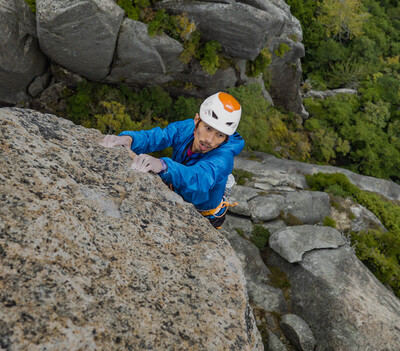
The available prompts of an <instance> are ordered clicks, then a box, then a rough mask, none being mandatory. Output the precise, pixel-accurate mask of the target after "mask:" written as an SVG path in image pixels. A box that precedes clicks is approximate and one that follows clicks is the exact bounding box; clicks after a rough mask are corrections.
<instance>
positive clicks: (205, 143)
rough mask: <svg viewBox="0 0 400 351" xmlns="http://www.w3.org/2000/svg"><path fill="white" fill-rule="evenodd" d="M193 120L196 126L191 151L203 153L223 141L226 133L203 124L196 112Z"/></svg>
mask: <svg viewBox="0 0 400 351" xmlns="http://www.w3.org/2000/svg"><path fill="white" fill-rule="evenodd" d="M194 122H195V123H196V128H195V131H194V141H193V145H192V151H193V152H199V153H202V154H205V153H206V152H209V151H211V150H213V149H215V148H217V147H218V146H220V145H221V144H222V143H223V142H224V141H225V139H226V137H227V135H226V134H224V133H221V132H220V131H218V130H216V129H214V128H212V127H210V126H209V125H208V124H205V123H204V122H203V121H201V120H200V116H199V115H198V114H197V113H196V117H195V118H194Z"/></svg>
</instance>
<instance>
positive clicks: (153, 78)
mask: <svg viewBox="0 0 400 351" xmlns="http://www.w3.org/2000/svg"><path fill="white" fill-rule="evenodd" d="M1 1H2V2H3V3H5V4H7V6H5V8H6V10H5V12H4V13H5V19H6V20H5V21H3V22H0V33H5V35H3V38H5V39H3V41H4V40H5V41H6V43H7V45H8V46H10V48H8V47H4V49H3V48H2V49H3V50H5V52H6V53H8V52H10V53H12V55H11V56H7V57H9V58H10V60H7V62H6V63H9V64H8V65H7V64H5V63H3V64H2V65H3V67H1V66H0V68H3V69H4V71H5V72H6V73H5V76H7V78H8V80H5V82H6V83H7V86H8V85H10V86H11V87H12V86H13V84H14V85H15V86H16V87H15V88H14V90H10V89H8V90H7V89H4V90H5V91H6V92H7V94H8V95H7V96H6V97H7V99H6V98H5V97H4V98H2V97H1V96H0V102H1V99H3V100H4V101H10V102H11V103H14V102H15V101H17V100H20V99H21V96H22V97H23V98H26V96H25V95H24V93H26V88H27V87H26V85H27V84H29V83H30V82H31V81H32V79H33V78H35V76H36V75H41V74H42V73H43V71H44V68H43V62H41V65H40V64H38V63H39V61H40V60H41V61H43V60H44V55H43V54H42V53H41V52H40V51H38V50H37V41H35V40H32V39H29V40H30V41H32V43H31V42H30V41H29V40H28V42H26V38H30V37H31V36H32V35H33V36H34V37H36V34H33V33H36V28H35V26H36V27H37V34H38V39H39V43H40V48H41V50H42V51H43V52H44V53H45V54H46V55H47V57H48V58H49V59H50V60H51V61H52V62H51V63H52V64H54V63H55V64H57V65H59V66H61V67H63V68H66V69H68V70H69V71H71V73H72V74H79V75H81V76H82V77H83V78H85V79H89V80H93V81H100V82H108V83H113V84H115V83H116V84H121V83H124V84H129V85H132V86H135V87H138V86H139V87H143V86H151V85H161V84H165V83H168V82H171V84H167V85H166V86H165V89H167V90H168V91H169V92H170V93H172V94H175V95H179V94H183V95H191V96H196V97H200V98H204V97H206V96H208V95H210V94H213V93H215V92H216V91H220V90H227V89H228V88H230V87H233V86H236V85H240V84H252V83H254V82H256V83H257V84H259V85H261V86H262V87H263V89H264V91H263V96H264V98H265V99H266V100H268V101H269V102H270V103H271V104H273V103H275V104H276V105H280V106H283V107H284V108H286V109H288V110H290V111H293V112H296V113H298V114H300V115H302V116H303V117H306V113H305V110H304V108H303V106H302V100H301V96H300V93H299V91H300V80H301V65H300V58H301V57H302V56H304V47H303V44H302V43H301V41H302V30H301V26H300V23H299V21H298V20H297V19H296V18H295V17H293V16H292V15H291V13H290V8H289V6H288V5H287V4H285V2H284V1H280V0H276V1H267V0H247V1H224V0H221V1H215V0H212V1H176V0H164V1H158V2H156V3H155V6H156V8H157V9H163V10H166V11H167V12H168V13H170V14H177V15H178V14H179V15H182V14H184V13H185V14H186V15H187V16H188V18H189V19H190V20H191V21H192V22H194V24H195V26H196V29H197V30H198V31H199V32H200V33H201V35H202V37H203V38H204V40H205V41H211V40H216V41H218V42H219V43H220V44H221V48H222V51H223V53H224V54H225V55H228V60H226V63H225V64H224V65H222V66H223V67H221V68H220V69H218V70H217V71H216V72H215V73H214V74H212V75H210V74H209V73H207V72H206V71H205V70H204V69H203V67H202V66H201V65H200V62H201V61H199V60H200V59H197V60H190V62H189V63H188V64H183V63H182V62H181V61H180V59H179V57H180V54H181V52H182V51H183V45H182V44H181V43H179V42H177V41H176V40H175V39H173V38H171V37H169V36H168V35H167V34H162V35H155V36H154V37H150V36H149V35H148V33H147V24H145V23H142V22H137V21H133V20H132V19H129V18H128V17H127V16H126V14H125V13H124V10H123V9H122V8H121V7H120V6H118V5H117V3H116V1H114V0H82V1H81V0H70V1H67V2H65V1H64V2H63V1H58V2H54V1H51V0H37V1H36V9H37V16H36V19H37V23H35V19H34V16H33V14H32V13H30V11H29V7H28V6H27V5H26V3H24V0H17V1H16V2H15V5H14V4H13V3H11V0H1ZM0 4H1V2H0ZM22 7H23V9H22ZM10 8H11V11H12V12H13V13H14V12H15V13H16V12H18V16H8V15H7V13H9V12H10V11H9V9H10ZM3 11H4V10H3ZM6 17H7V18H6ZM11 27H12V30H11V32H12V33H13V37H10V36H9V35H8V33H9V32H10V28H11ZM18 28H20V29H21V28H22V30H19V29H18ZM26 28H29V30H26ZM25 34H28V36H27V37H26V36H25ZM15 43H17V44H15ZM28 44H29V45H28ZM14 46H15V47H14ZM28 46H30V47H29V50H25V49H26V48H28ZM264 48H268V50H269V52H270V53H271V57H272V63H271V65H270V66H269V67H268V69H269V70H270V73H271V74H270V76H271V82H270V83H271V84H270V86H271V91H270V92H267V91H266V90H265V84H264V82H263V80H262V77H261V76H259V77H248V76H247V74H246V62H247V61H248V60H254V59H256V57H257V56H258V55H259V54H260V52H261V50H263V49H264ZM282 48H283V50H282ZM24 50H25V51H24ZM3 56H4V55H3ZM36 56H37V57H36ZM21 58H23V60H22V61H21ZM228 62H230V63H228ZM227 63H228V64H227ZM0 64H1V61H0ZM26 72H27V73H26ZM18 73H20V74H23V76H22V77H21V78H19V80H20V81H22V82H18V80H17V81H13V80H12V79H13V77H14V76H16V75H17V74H18ZM28 77H29V78H30V79H29V80H28ZM47 78H48V77H46V79H44V78H43V79H42V80H40V81H36V82H35V85H34V86H33V87H32V91H31V92H30V94H31V95H32V96H35V95H37V94H39V93H40V91H42V90H43V89H45V88H46V85H47V84H48V83H49V81H51V82H53V83H59V82H60V81H57V76H56V75H54V76H53V77H52V78H54V79H53V80H50V79H47ZM27 81H28V83H27ZM17 83H18V84H19V85H18V84H17ZM21 86H22V88H21ZM21 90H22V93H21ZM2 94H3V95H5V92H2ZM18 94H19V95H18ZM21 94H22V95H21ZM271 96H272V98H273V100H274V101H273V100H272V99H271Z"/></svg>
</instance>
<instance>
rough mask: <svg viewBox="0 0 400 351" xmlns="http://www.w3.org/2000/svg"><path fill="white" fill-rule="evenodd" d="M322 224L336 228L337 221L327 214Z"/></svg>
mask: <svg viewBox="0 0 400 351" xmlns="http://www.w3.org/2000/svg"><path fill="white" fill-rule="evenodd" d="M322 224H323V225H324V226H325V227H332V228H336V221H335V220H334V219H333V218H332V217H329V216H326V217H325V218H324V220H323V222H322Z"/></svg>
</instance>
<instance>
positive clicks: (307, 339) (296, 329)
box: [280, 314, 315, 351]
mask: <svg viewBox="0 0 400 351" xmlns="http://www.w3.org/2000/svg"><path fill="white" fill-rule="evenodd" d="M280 325H281V328H282V330H283V333H284V334H285V336H286V337H287V338H288V339H289V340H290V341H291V342H292V343H293V345H295V346H296V348H297V349H298V350H301V351H313V350H314V348H315V338H314V335H313V333H312V331H311V329H310V327H309V326H308V324H307V323H306V322H305V321H304V320H303V319H301V318H300V317H299V316H297V315H295V314H286V315H284V316H282V319H281V322H280Z"/></svg>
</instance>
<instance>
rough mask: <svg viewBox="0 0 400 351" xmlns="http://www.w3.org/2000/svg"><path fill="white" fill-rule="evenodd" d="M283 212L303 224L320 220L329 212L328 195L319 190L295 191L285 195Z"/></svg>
mask: <svg viewBox="0 0 400 351" xmlns="http://www.w3.org/2000/svg"><path fill="white" fill-rule="evenodd" d="M283 211H284V213H285V214H286V213H289V214H291V215H292V216H294V217H295V218H296V219H297V220H299V221H300V222H302V223H303V224H316V223H319V222H322V221H323V220H324V218H325V217H326V216H329V214H330V203H329V195H328V194H327V193H324V192H321V191H296V192H289V193H287V194H286V196H285V207H284V209H283Z"/></svg>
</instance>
